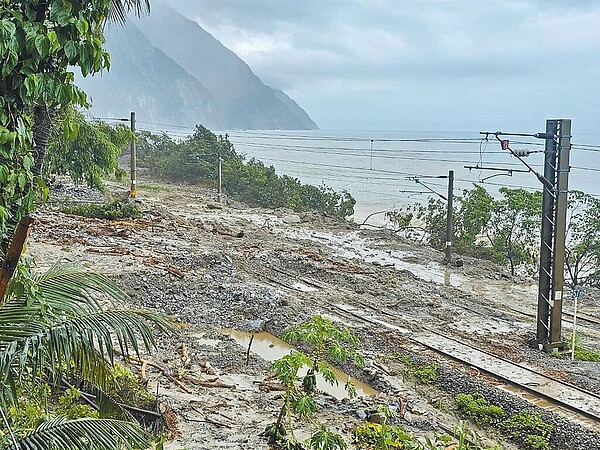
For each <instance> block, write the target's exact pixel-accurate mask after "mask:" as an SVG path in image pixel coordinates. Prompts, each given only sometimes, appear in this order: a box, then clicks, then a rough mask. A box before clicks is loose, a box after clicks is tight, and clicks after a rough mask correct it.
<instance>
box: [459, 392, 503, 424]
mask: <svg viewBox="0 0 600 450" xmlns="http://www.w3.org/2000/svg"><path fill="white" fill-rule="evenodd" d="M454 400H455V401H456V405H457V406H458V410H459V411H460V412H461V413H462V414H464V415H465V416H467V417H469V418H470V419H473V421H474V422H475V423H477V424H478V425H493V424H497V423H498V422H500V421H501V420H502V418H503V417H504V410H503V409H502V407H501V406H496V405H490V404H489V403H488V401H487V399H486V398H485V397H484V396H483V395H481V394H458V395H457V396H456V397H455V398H454Z"/></svg>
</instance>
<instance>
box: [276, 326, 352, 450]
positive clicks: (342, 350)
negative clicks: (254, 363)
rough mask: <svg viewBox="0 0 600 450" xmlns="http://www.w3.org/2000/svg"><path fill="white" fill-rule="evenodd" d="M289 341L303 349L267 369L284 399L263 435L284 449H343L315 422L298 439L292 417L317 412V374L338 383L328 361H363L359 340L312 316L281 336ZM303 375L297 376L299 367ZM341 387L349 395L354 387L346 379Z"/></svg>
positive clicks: (335, 436)
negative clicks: (306, 436)
mask: <svg viewBox="0 0 600 450" xmlns="http://www.w3.org/2000/svg"><path fill="white" fill-rule="evenodd" d="M283 338H284V340H286V341H287V342H289V343H296V344H300V345H301V346H303V349H305V350H306V351H305V352H302V351H292V352H291V353H290V354H288V355H286V356H284V357H282V358H280V359H278V360H277V361H275V362H273V364H272V366H271V369H272V370H273V372H274V373H275V376H276V378H277V379H278V380H279V381H280V382H281V383H282V384H283V386H284V388H285V392H284V401H283V404H282V406H281V409H280V411H279V415H278V417H277V421H276V422H275V423H273V424H271V425H269V426H268V427H267V428H266V430H265V434H266V435H267V436H268V437H269V442H270V443H273V444H277V445H278V446H279V447H280V448H284V449H297V450H302V449H305V448H309V449H314V450H343V449H345V448H346V443H345V442H344V440H343V439H342V437H341V436H339V435H338V434H336V433H333V432H331V431H330V430H328V429H327V428H326V427H324V426H322V425H318V427H317V431H316V432H315V433H314V434H313V435H312V436H311V437H310V439H309V440H308V441H307V442H300V441H298V440H297V439H296V438H295V436H294V427H293V416H297V417H298V418H300V419H308V420H310V419H311V417H312V416H313V415H314V413H315V412H316V411H317V404H316V401H315V398H314V395H315V393H316V391H317V376H322V377H323V379H324V380H325V381H326V382H327V383H329V384H332V385H337V384H338V383H339V380H338V377H337V375H336V371H335V368H334V367H333V366H332V365H331V364H330V362H329V361H333V362H337V363H345V362H347V361H353V362H354V363H357V364H363V358H362V356H361V355H360V353H359V352H358V349H357V346H358V345H359V343H360V341H359V339H358V338H357V337H356V336H355V335H353V334H352V333H351V332H350V330H348V329H347V328H346V327H341V326H339V325H337V324H336V323H334V322H332V321H331V320H329V319H327V318H325V317H322V316H318V315H317V316H314V317H312V318H311V319H310V320H309V321H307V322H305V323H303V324H301V325H299V326H297V327H294V328H292V329H291V330H289V331H288V332H287V333H285V334H284V336H283ZM303 368H306V369H307V371H306V374H305V375H303V376H299V375H298V374H299V372H300V370H301V369H303ZM344 387H345V389H346V390H347V391H348V393H349V394H350V395H354V394H355V389H354V387H353V386H352V384H351V383H350V380H347V381H346V384H345V386H344Z"/></svg>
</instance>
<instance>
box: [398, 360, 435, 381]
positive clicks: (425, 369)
mask: <svg viewBox="0 0 600 450" xmlns="http://www.w3.org/2000/svg"><path fill="white" fill-rule="evenodd" d="M397 358H398V359H399V360H400V361H401V362H402V363H404V365H405V366H406V371H405V373H406V374H408V375H409V376H412V377H413V378H416V379H417V380H419V381H420V382H421V383H424V384H432V383H435V382H436V381H437V379H438V368H439V366H438V365H437V364H415V363H414V362H413V361H412V360H411V359H410V357H409V356H408V355H403V354H400V355H397Z"/></svg>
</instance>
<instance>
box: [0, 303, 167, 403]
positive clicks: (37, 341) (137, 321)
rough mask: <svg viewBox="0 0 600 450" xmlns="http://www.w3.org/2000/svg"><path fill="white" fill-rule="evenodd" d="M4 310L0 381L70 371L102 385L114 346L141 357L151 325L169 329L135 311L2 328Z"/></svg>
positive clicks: (152, 315) (0, 334)
mask: <svg viewBox="0 0 600 450" xmlns="http://www.w3.org/2000/svg"><path fill="white" fill-rule="evenodd" d="M2 309H3V308H2ZM2 309H0V381H2V379H4V380H6V379H7V377H10V376H16V377H18V376H20V374H22V373H24V371H26V370H27V369H28V368H29V369H31V373H32V374H33V375H34V374H36V373H38V372H39V370H41V369H45V370H49V371H50V373H52V374H57V373H61V372H63V371H65V370H67V369H69V368H71V367H73V368H74V370H75V371H76V372H77V373H79V374H80V375H81V376H82V377H83V378H86V379H89V380H90V381H91V382H93V383H94V384H97V385H99V386H106V379H107V368H106V366H107V363H108V362H110V363H112V362H113V358H114V347H113V344H114V342H115V341H116V343H117V345H118V347H119V348H120V350H121V353H122V354H125V355H127V354H131V353H132V352H135V353H136V354H138V355H139V354H140V353H141V352H143V351H150V350H152V349H153V348H154V346H155V340H154V334H153V326H154V325H156V326H158V327H159V328H160V329H162V330H168V329H172V327H173V326H172V324H171V322H170V321H169V320H168V319H166V318H165V317H164V316H162V315H160V314H157V313H152V312H148V311H133V310H109V311H100V312H96V313H91V314H86V315H83V316H76V317H65V316H62V317H59V316H54V317H53V320H52V321H51V322H50V323H46V322H41V321H35V320H33V321H31V322H29V323H20V324H19V325H18V326H11V324H10V323H9V324H2V322H1V320H2V312H3V311H2ZM113 339H114V340H113ZM12 371H16V375H15V374H13V375H11V372H12ZM103 380H104V382H103ZM0 395H1V394H0Z"/></svg>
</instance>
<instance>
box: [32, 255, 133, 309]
mask: <svg viewBox="0 0 600 450" xmlns="http://www.w3.org/2000/svg"><path fill="white" fill-rule="evenodd" d="M33 282H34V283H35V285H36V286H38V287H39V289H40V292H41V294H42V296H43V298H44V301H45V302H46V303H47V304H48V306H50V307H52V308H54V309H56V310H59V311H63V312H65V313H68V314H83V313H86V312H91V311H94V310H99V309H101V306H100V303H99V301H100V300H101V299H106V300H109V301H110V302H113V303H119V302H122V301H124V300H125V299H126V298H127V296H126V294H125V293H124V292H123V290H122V289H121V288H119V286H117V284H116V283H115V282H114V281H112V280H111V279H110V278H108V277H107V276H105V275H102V274H99V273H95V272H91V271H90V270H87V269H85V268H83V267H81V266H79V265H77V264H72V263H57V264H55V265H53V266H52V267H51V268H50V269H48V270H47V271H46V272H45V273H43V274H41V275H34V276H33Z"/></svg>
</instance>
